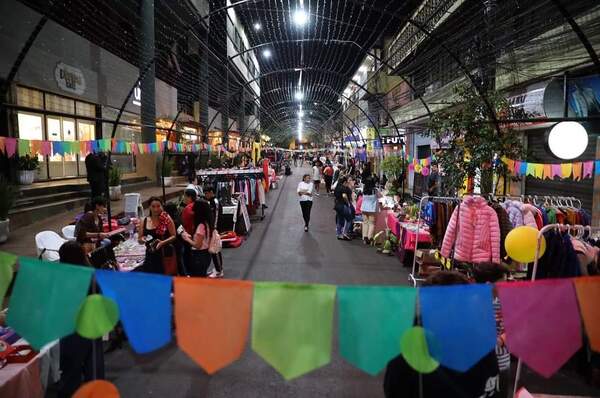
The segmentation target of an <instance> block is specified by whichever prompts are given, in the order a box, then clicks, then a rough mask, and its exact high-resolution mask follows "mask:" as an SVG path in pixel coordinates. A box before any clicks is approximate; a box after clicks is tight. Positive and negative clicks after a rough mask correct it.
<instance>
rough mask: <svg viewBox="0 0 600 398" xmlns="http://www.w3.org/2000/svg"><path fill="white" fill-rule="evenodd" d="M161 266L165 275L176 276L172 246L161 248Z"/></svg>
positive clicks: (175, 260)
mask: <svg viewBox="0 0 600 398" xmlns="http://www.w3.org/2000/svg"><path fill="white" fill-rule="evenodd" d="M162 264H163V268H164V271H165V275H177V255H176V254H175V247H174V246H173V245H166V246H164V247H163V248H162Z"/></svg>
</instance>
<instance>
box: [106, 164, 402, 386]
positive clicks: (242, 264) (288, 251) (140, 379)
mask: <svg viewBox="0 0 600 398" xmlns="http://www.w3.org/2000/svg"><path fill="white" fill-rule="evenodd" d="M307 171H308V169H301V168H297V169H294V170H293V172H294V174H293V175H292V176H290V177H287V178H284V179H283V180H282V182H281V184H280V185H279V189H278V190H274V191H271V192H270V193H269V195H270V196H269V200H268V202H269V208H268V209H267V211H266V215H267V216H266V218H265V220H263V221H262V222H258V223H254V224H253V226H252V232H251V234H250V236H249V238H248V240H247V241H246V242H245V243H244V244H243V245H242V246H241V247H240V248H238V249H226V250H225V251H224V269H225V277H226V278H228V279H229V278H231V279H249V280H253V281H288V282H307V283H332V284H337V285H340V284H371V285H377V284H380V285H384V284H385V285H387V284H396V285H405V284H407V281H408V280H407V275H408V273H407V271H405V270H404V269H403V267H402V265H401V264H400V262H399V261H398V260H397V259H396V257H390V256H385V255H382V254H378V253H376V252H375V249H373V248H370V247H366V246H365V245H364V244H363V243H362V242H361V241H360V240H355V241H353V242H344V241H338V240H337V239H336V236H335V225H334V212H333V210H332V208H333V199H332V198H331V197H329V196H327V195H325V194H322V195H321V196H319V197H316V198H315V201H314V207H313V211H312V222H311V229H310V232H308V233H305V232H304V230H303V228H302V227H303V225H302V215H301V212H300V206H299V205H298V199H297V195H296V185H297V182H298V181H299V179H300V178H301V175H302V173H303V172H307ZM207 305H210V303H207ZM223 311H227V309H223ZM336 340H337V336H336V333H335V332H334V342H333V351H332V356H331V363H330V364H329V365H327V366H324V367H322V368H320V369H317V370H315V371H313V372H310V373H308V374H307V375H304V376H302V377H300V378H297V379H294V380H292V381H289V382H286V381H285V380H284V379H283V378H282V377H281V376H280V375H279V374H278V373H277V372H276V371H275V370H274V369H273V368H271V367H270V366H269V365H268V364H267V363H266V362H265V361H263V360H262V359H261V358H260V357H259V356H258V355H257V354H256V353H254V352H253V351H252V350H251V349H250V345H249V344H248V346H247V349H246V353H245V354H244V355H243V356H242V358H241V359H240V360H239V361H237V362H234V363H233V364H232V365H230V366H228V367H226V368H225V369H222V370H220V371H219V372H217V373H216V374H215V375H213V376H209V375H207V374H206V373H204V371H203V370H202V369H201V368H200V367H198V366H197V365H196V364H195V363H194V362H193V361H192V360H191V359H189V358H188V357H187V356H186V354H184V353H183V352H181V351H180V350H179V349H178V348H177V347H176V345H175V342H173V343H172V344H171V345H170V346H168V347H167V348H165V349H163V350H160V351H158V352H156V353H153V354H150V355H147V356H143V357H140V356H135V355H134V354H133V353H132V352H131V350H130V349H128V348H127V349H123V350H118V351H116V352H113V353H110V354H108V355H106V357H105V360H106V371H107V378H108V379H109V380H110V381H112V382H114V384H115V385H116V386H117V387H118V388H119V391H120V393H121V396H123V397H135V396H148V397H152V396H156V397H189V398H191V397H207V398H209V397H210V398H213V397H248V398H253V397H257V398H258V397H283V396H287V397H309V396H315V397H380V396H383V376H382V375H380V376H379V377H371V376H369V375H368V374H366V373H364V372H362V371H360V370H358V369H356V368H355V367H353V366H351V365H350V364H349V363H347V362H346V361H344V360H343V359H342V358H341V357H340V355H339V353H338V346H337V341H336Z"/></svg>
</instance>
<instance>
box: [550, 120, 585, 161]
mask: <svg viewBox="0 0 600 398" xmlns="http://www.w3.org/2000/svg"><path fill="white" fill-rule="evenodd" d="M548 146H549V147H550V152H552V153H553V154H554V156H556V157H558V158H560V159H563V160H571V159H575V158H577V157H579V156H581V155H582V154H583V152H585V149H586V148H587V146H588V134H587V131H586V130H585V128H584V127H583V126H582V125H581V124H579V123H577V122H560V123H558V124H557V125H555V126H554V127H552V130H550V134H549V135H548Z"/></svg>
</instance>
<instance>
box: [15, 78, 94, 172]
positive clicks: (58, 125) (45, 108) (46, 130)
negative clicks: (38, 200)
mask: <svg viewBox="0 0 600 398" xmlns="http://www.w3.org/2000/svg"><path fill="white" fill-rule="evenodd" d="M15 91H16V93H15V94H16V95H15V97H16V105H17V106H18V108H17V109H18V110H16V111H15V112H14V115H15V117H16V130H17V132H18V137H19V138H22V139H27V140H37V141H88V140H94V139H96V119H95V118H96V115H97V106H96V105H95V104H92V103H89V102H85V101H79V100H77V99H74V98H71V97H66V96H63V95H57V94H53V93H49V92H46V91H42V90H37V89H34V88H29V87H25V86H21V85H19V86H17V87H16V90H15ZM24 108H27V110H22V109H24ZM38 160H39V161H40V166H39V168H38V174H37V179H38V180H47V179H56V178H64V177H79V176H85V175H86V170H85V159H84V158H83V157H82V156H81V155H78V154H77V155H74V154H64V155H59V154H54V155H51V156H42V155H38Z"/></svg>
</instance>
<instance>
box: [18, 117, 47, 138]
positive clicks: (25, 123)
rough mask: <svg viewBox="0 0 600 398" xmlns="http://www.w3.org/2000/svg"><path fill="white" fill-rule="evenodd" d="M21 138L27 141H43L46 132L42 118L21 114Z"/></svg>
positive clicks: (19, 119) (19, 118) (19, 120)
mask: <svg viewBox="0 0 600 398" xmlns="http://www.w3.org/2000/svg"><path fill="white" fill-rule="evenodd" d="M17 119H18V122H19V138H23V139H26V140H43V139H44V130H43V123H42V116H41V115H36V114H32V113H25V112H19V113H18V114H17Z"/></svg>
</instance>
